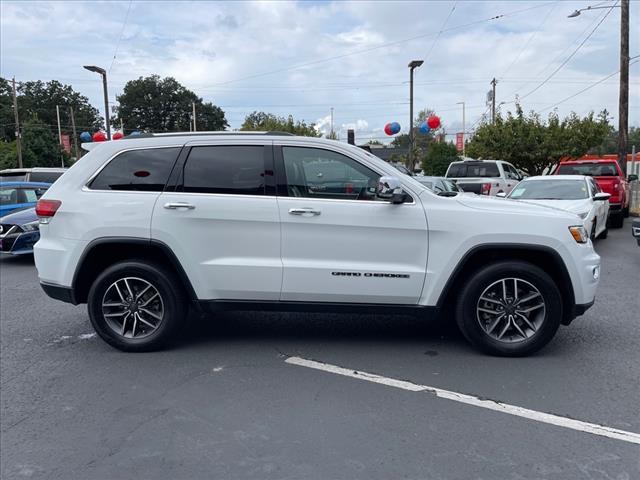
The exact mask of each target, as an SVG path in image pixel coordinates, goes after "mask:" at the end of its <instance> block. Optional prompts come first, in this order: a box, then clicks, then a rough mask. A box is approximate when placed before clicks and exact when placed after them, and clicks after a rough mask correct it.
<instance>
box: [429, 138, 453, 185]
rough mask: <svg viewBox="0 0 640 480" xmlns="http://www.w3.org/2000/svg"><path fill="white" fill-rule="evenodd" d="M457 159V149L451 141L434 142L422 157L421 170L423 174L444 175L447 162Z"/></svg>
mask: <svg viewBox="0 0 640 480" xmlns="http://www.w3.org/2000/svg"><path fill="white" fill-rule="evenodd" d="M458 160H460V157H459V156H458V150H457V149H456V146H455V145H454V144H453V143H447V142H434V143H433V144H431V146H430V147H429V149H428V150H427V154H426V155H425V156H424V158H423V159H422V170H423V171H424V174H425V175H432V176H435V177H444V174H445V173H447V168H448V167H449V164H450V163H451V162H455V161H458Z"/></svg>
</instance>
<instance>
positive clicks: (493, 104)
mask: <svg viewBox="0 0 640 480" xmlns="http://www.w3.org/2000/svg"><path fill="white" fill-rule="evenodd" d="M497 83H498V81H497V80H496V79H495V77H494V78H493V80H491V85H492V87H493V93H492V94H491V123H492V124H494V123H496V84H497Z"/></svg>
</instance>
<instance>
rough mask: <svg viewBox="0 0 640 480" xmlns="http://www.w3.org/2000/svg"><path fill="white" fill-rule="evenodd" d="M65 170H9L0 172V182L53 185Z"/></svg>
mask: <svg viewBox="0 0 640 480" xmlns="http://www.w3.org/2000/svg"><path fill="white" fill-rule="evenodd" d="M66 170H67V169H66V168H47V167H34V168H10V169H6V170H0V182H45V183H53V182H55V181H56V180H57V179H58V178H60V176H62V174H63V173H64V172H65V171H66Z"/></svg>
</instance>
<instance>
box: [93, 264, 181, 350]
mask: <svg viewBox="0 0 640 480" xmlns="http://www.w3.org/2000/svg"><path fill="white" fill-rule="evenodd" d="M178 285H179V282H178V281H177V279H176V278H175V276H174V275H172V274H171V273H170V272H169V271H167V270H165V269H164V268H162V267H161V266H159V265H155V264H153V263H146V262H143V261H126V262H121V263H117V264H115V265H113V266H111V267H109V268H108V269H106V270H105V271H104V272H102V274H100V275H99V276H98V278H96V280H95V281H94V282H93V285H92V286H91V290H90V291H89V297H88V299H87V304H88V305H87V306H88V310H89V317H90V319H91V324H92V325H93V328H94V329H95V330H96V332H97V333H98V335H100V337H101V338H102V339H103V340H104V341H105V342H107V343H108V344H109V345H111V346H113V347H115V348H117V349H119V350H123V351H127V352H144V351H150V350H157V349H159V348H161V347H163V346H165V345H167V344H168V343H169V342H171V341H172V340H174V338H175V336H176V333H177V330H178V328H179V327H180V325H181V324H183V322H184V319H185V316H186V313H187V305H186V302H185V299H184V295H183V293H182V290H181V289H180V288H179V286H178Z"/></svg>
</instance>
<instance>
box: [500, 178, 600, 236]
mask: <svg viewBox="0 0 640 480" xmlns="http://www.w3.org/2000/svg"><path fill="white" fill-rule="evenodd" d="M567 180H568V181H576V182H582V183H583V185H584V186H583V188H584V191H585V193H586V196H585V198H581V199H572V200H559V199H550V200H542V199H541V200H534V199H521V200H518V193H519V187H520V186H522V185H525V184H528V182H537V181H545V182H548V181H550V182H558V183H561V182H562V181H567ZM598 193H602V190H601V189H600V187H598V184H597V183H596V182H595V181H594V180H593V178H591V177H587V176H584V175H541V176H535V177H528V178H527V179H525V180H523V181H522V182H520V183H519V184H518V185H517V186H516V187H515V188H514V189H513V190H512V191H511V193H510V194H509V195H507V198H510V199H512V200H518V201H521V202H526V203H531V204H535V205H542V206H545V207H552V208H557V209H561V210H566V211H568V212H572V213H575V214H576V215H578V216H579V217H580V218H581V219H582V222H583V225H584V228H585V229H586V230H587V232H590V234H591V236H592V237H593V238H597V237H598V236H599V235H601V234H602V233H604V232H605V231H606V230H607V219H608V217H609V201H608V200H604V201H603V200H595V199H594V197H595V196H596V194H598ZM594 223H595V229H594V228H593V227H594Z"/></svg>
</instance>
